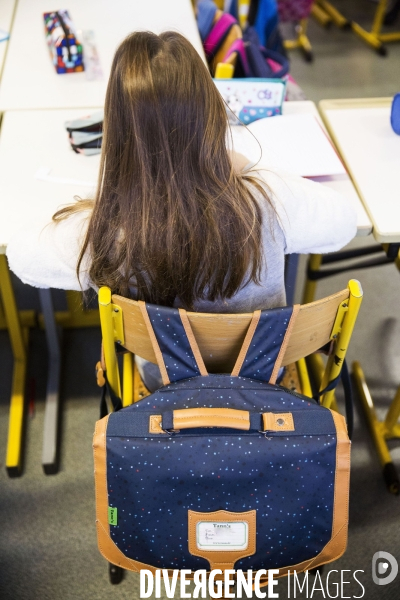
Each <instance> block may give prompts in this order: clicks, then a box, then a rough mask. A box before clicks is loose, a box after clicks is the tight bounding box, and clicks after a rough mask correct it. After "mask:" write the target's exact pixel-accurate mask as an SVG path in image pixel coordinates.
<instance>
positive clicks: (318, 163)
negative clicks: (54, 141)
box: [228, 115, 346, 177]
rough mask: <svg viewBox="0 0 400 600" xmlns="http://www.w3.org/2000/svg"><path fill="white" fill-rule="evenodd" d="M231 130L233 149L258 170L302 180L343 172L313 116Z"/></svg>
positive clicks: (265, 121) (288, 117)
mask: <svg viewBox="0 0 400 600" xmlns="http://www.w3.org/2000/svg"><path fill="white" fill-rule="evenodd" d="M231 131H232V141H233V148H234V149H235V150H236V151H237V152H240V153H241V154H244V155H245V156H247V158H248V159H249V160H250V161H252V162H254V163H257V166H258V167H265V168H269V169H278V170H280V169H282V170H284V171H289V172H290V173H295V174H297V175H301V176H302V177H320V176H323V175H338V174H343V173H346V171H345V168H344V166H343V164H342V162H341V160H340V159H339V157H338V155H337V154H336V152H335V150H334V148H333V146H332V144H331V142H330V141H329V139H328V137H327V136H326V134H325V133H324V131H323V129H322V127H321V126H320V124H319V123H318V121H317V120H316V119H315V117H314V116H313V115H282V116H276V117H270V118H268V119H260V120H258V121H254V122H253V123H251V124H250V125H248V127H247V128H246V127H242V126H237V127H232V128H231ZM250 132H251V133H250ZM251 134H253V135H254V136H255V138H256V139H254V137H253V135H251ZM257 140H258V142H259V144H258V143H257ZM228 144H229V145H230V143H229V142H228ZM260 146H261V149H260ZM261 151H262V157H261ZM260 157H261V158H260Z"/></svg>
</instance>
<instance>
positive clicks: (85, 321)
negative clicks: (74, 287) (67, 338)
mask: <svg viewBox="0 0 400 600" xmlns="http://www.w3.org/2000/svg"><path fill="white" fill-rule="evenodd" d="M66 297H67V310H58V311H56V312H55V313H54V318H55V320H56V323H57V325H60V326H61V327H63V328H68V329H72V328H80V327H98V326H99V325H100V316H99V311H98V310H97V308H90V309H87V308H84V306H83V304H82V294H81V292H73V291H68V292H66ZM39 324H40V326H41V327H44V319H43V315H40V317H39Z"/></svg>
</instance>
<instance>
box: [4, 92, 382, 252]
mask: <svg viewBox="0 0 400 600" xmlns="http://www.w3.org/2000/svg"><path fill="white" fill-rule="evenodd" d="M95 110H98V107H97V108H96V107H90V108H89V109H87V110H86V109H85V110H84V111H82V109H79V108H75V109H60V110H51V111H50V110H37V111H7V112H6V113H5V114H4V117H3V123H2V128H1V135H0V197H1V198H4V199H5V200H6V201H4V207H3V218H2V219H1V220H0V252H4V251H5V247H6V246H7V243H8V240H9V237H10V235H11V234H12V233H13V232H14V231H15V230H16V229H17V228H19V227H20V226H21V224H23V223H30V224H33V225H34V224H35V222H36V223H37V222H41V223H42V222H43V218H46V217H48V218H49V219H50V217H51V215H52V214H53V213H54V212H55V211H56V210H57V208H58V207H59V206H60V205H62V204H67V203H69V202H72V201H73V197H74V196H75V195H78V196H82V197H84V196H86V195H88V194H89V195H90V194H93V193H94V191H95V189H94V188H95V184H96V182H97V173H98V168H99V162H100V160H99V159H100V155H95V156H82V155H80V154H76V153H75V152H73V151H72V150H71V147H70V145H69V142H68V137H67V133H66V131H65V129H64V122H65V121H66V120H70V119H73V118H76V117H79V116H82V114H83V113H86V112H90V111H95ZM295 112H303V113H304V112H306V113H309V112H313V113H314V112H315V113H316V108H315V105H314V103H313V102H308V101H307V102H287V103H285V105H284V113H285V114H293V113H295ZM40 167H49V168H50V169H51V173H50V175H51V176H52V177H57V178H60V179H65V178H66V179H70V180H77V181H82V182H93V183H94V186H93V187H91V186H85V185H79V184H76V185H74V184H72V185H71V184H62V183H52V182H47V181H41V180H39V179H36V178H35V173H36V172H37V171H38V169H39V168H40ZM324 179H326V181H324V185H329V186H330V187H334V188H335V189H339V190H340V191H341V192H342V193H344V195H346V196H347V197H348V198H349V202H352V203H354V205H355V207H356V208H357V211H358V214H359V219H358V234H359V235H367V234H368V233H370V232H371V223H370V221H369V219H368V217H367V215H366V213H365V211H364V209H363V207H362V205H361V203H360V201H359V200H358V197H357V194H356V193H355V191H354V187H353V185H352V183H351V181H350V179H349V178H348V177H346V176H344V177H340V178H334V177H332V178H324Z"/></svg>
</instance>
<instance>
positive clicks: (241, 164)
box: [229, 150, 253, 173]
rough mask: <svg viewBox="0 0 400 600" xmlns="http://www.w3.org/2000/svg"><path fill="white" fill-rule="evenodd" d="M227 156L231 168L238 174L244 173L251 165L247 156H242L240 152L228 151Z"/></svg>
mask: <svg viewBox="0 0 400 600" xmlns="http://www.w3.org/2000/svg"><path fill="white" fill-rule="evenodd" d="M229 154H230V156H231V161H232V164H233V166H234V167H235V169H236V171H238V172H239V173H240V172H241V171H246V170H247V169H249V168H250V167H251V166H252V165H253V163H252V162H251V161H250V160H249V159H248V158H247V156H244V154H240V152H236V150H230V151H229Z"/></svg>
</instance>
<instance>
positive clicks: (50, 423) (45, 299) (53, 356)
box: [39, 289, 61, 475]
mask: <svg viewBox="0 0 400 600" xmlns="http://www.w3.org/2000/svg"><path fill="white" fill-rule="evenodd" d="M39 297H40V303H41V307H42V313H43V319H44V323H45V331H46V340H47V347H48V350H49V374H48V379H47V392H46V408H45V413H44V429H43V448H42V467H43V470H44V472H45V473H46V475H53V474H55V473H57V471H58V439H57V438H58V423H59V385H60V368H61V349H60V335H59V331H58V329H57V325H56V321H55V318H54V309H53V302H52V298H51V290H48V289H41V290H39Z"/></svg>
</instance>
